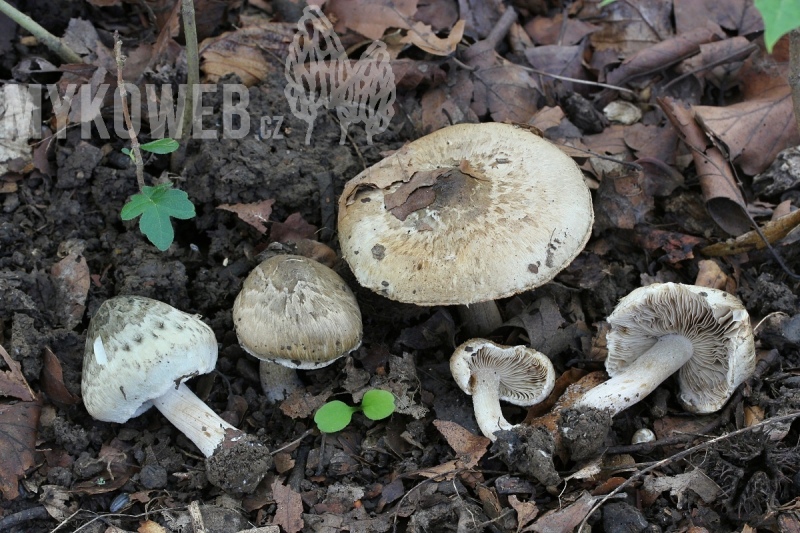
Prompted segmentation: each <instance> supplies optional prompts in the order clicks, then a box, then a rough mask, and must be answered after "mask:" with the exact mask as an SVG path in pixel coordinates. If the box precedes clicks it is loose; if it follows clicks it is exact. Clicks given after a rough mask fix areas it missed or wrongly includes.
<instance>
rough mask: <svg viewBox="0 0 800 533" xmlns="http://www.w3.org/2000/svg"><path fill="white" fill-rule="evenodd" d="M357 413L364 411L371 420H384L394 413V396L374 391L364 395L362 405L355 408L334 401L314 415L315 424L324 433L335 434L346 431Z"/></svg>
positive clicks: (389, 393)
mask: <svg viewBox="0 0 800 533" xmlns="http://www.w3.org/2000/svg"><path fill="white" fill-rule="evenodd" d="M357 411H362V412H363V413H364V416H366V417H367V418H369V419H370V420H383V419H384V418H386V417H388V416H389V415H391V414H392V413H394V395H393V394H392V393H391V392H388V391H385V390H380V389H372V390H369V391H367V392H366V393H364V397H363V398H362V399H361V405H357V406H355V407H351V406H349V405H347V404H346V403H344V402H340V401H339V400H333V401H332V402H328V403H326V404H325V405H323V406H322V407H320V409H319V411H317V413H316V414H315V415H314V422H316V424H317V427H318V428H319V430H320V431H322V432H323V433H335V432H337V431H341V430H342V429H344V428H345V426H347V424H349V423H350V419H351V418H352V416H353V413H355V412H357Z"/></svg>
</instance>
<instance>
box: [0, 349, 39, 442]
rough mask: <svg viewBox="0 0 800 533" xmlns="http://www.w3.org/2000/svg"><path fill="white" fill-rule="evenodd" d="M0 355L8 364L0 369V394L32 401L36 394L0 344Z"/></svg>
mask: <svg viewBox="0 0 800 533" xmlns="http://www.w3.org/2000/svg"><path fill="white" fill-rule="evenodd" d="M0 357H2V358H3V361H5V363H6V365H7V366H8V370H3V371H0V396H10V397H12V398H17V399H18V400H22V401H23V402H32V401H34V400H35V399H36V395H35V394H34V393H33V391H32V390H31V388H30V386H29V385H28V382H27V381H26V380H25V376H23V375H22V367H20V364H19V363H18V362H17V361H15V360H13V359H12V358H11V356H10V355H8V352H7V351H6V350H5V348H3V347H2V346H0ZM0 457H2V456H0Z"/></svg>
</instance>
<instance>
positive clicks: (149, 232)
mask: <svg viewBox="0 0 800 533" xmlns="http://www.w3.org/2000/svg"><path fill="white" fill-rule="evenodd" d="M171 187H172V186H171V184H169V183H162V184H161V185H156V186H155V187H148V186H145V187H142V192H140V193H138V194H134V195H133V196H131V199H130V201H128V203H127V204H125V206H124V207H123V208H122V212H121V213H120V217H121V218H122V220H132V219H134V218H136V217H138V216H141V217H142V218H140V219H139V230H140V231H141V232H142V233H144V234H145V235H146V236H147V238H148V240H149V241H150V242H151V243H153V245H154V246H155V247H156V248H158V249H159V250H161V251H162V252H163V251H165V250H166V249H167V248H169V245H170V244H172V241H173V240H174V239H175V232H174V230H173V229H172V221H171V220H170V217H174V218H180V219H188V218H192V217H194V216H195V210H194V205H193V204H192V202H191V201H190V200H189V195H188V194H186V193H185V192H184V191H181V190H178V189H173V188H171Z"/></svg>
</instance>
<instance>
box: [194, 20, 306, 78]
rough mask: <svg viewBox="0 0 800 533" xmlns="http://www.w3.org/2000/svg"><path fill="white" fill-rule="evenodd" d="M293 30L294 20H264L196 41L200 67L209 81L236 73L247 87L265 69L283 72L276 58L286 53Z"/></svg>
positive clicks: (263, 76)
mask: <svg viewBox="0 0 800 533" xmlns="http://www.w3.org/2000/svg"><path fill="white" fill-rule="evenodd" d="M295 30H296V27H295V25H294V24H288V23H282V22H264V23H262V24H259V25H258V26H250V27H247V28H242V29H239V30H236V31H231V32H226V33H223V34H222V35H219V36H217V37H214V38H210V39H206V40H205V41H203V42H202V43H200V58H201V60H202V70H203V72H204V73H205V75H206V78H207V80H208V81H209V82H211V83H216V82H217V81H218V80H219V79H220V78H221V77H223V76H225V75H227V74H236V75H237V76H239V79H240V80H242V83H244V84H245V85H247V86H248V87H249V86H251V85H255V84H256V83H258V82H259V81H261V80H263V79H264V78H265V77H266V76H267V74H268V73H269V72H283V69H284V64H283V62H282V61H279V59H277V58H282V57H286V56H287V55H288V50H289V46H290V45H291V43H292V39H293V38H294V33H295ZM264 50H267V51H269V52H271V53H265V52H264Z"/></svg>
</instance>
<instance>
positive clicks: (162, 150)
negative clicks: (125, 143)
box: [122, 137, 180, 163]
mask: <svg viewBox="0 0 800 533" xmlns="http://www.w3.org/2000/svg"><path fill="white" fill-rule="evenodd" d="M179 146H180V145H179V144H178V141H176V140H175V139H170V138H169V137H167V138H165V139H156V140H155V141H150V142H149V143H144V144H141V145H139V149H140V150H144V151H145V152H150V153H153V154H159V155H163V154H170V153H172V152H174V151H175V150H177V149H178V147H179ZM122 153H123V154H125V155H127V156H128V157H130V158H131V161H133V162H134V163H135V162H136V157H135V156H134V155H133V152H132V151H131V149H130V148H123V149H122Z"/></svg>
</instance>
